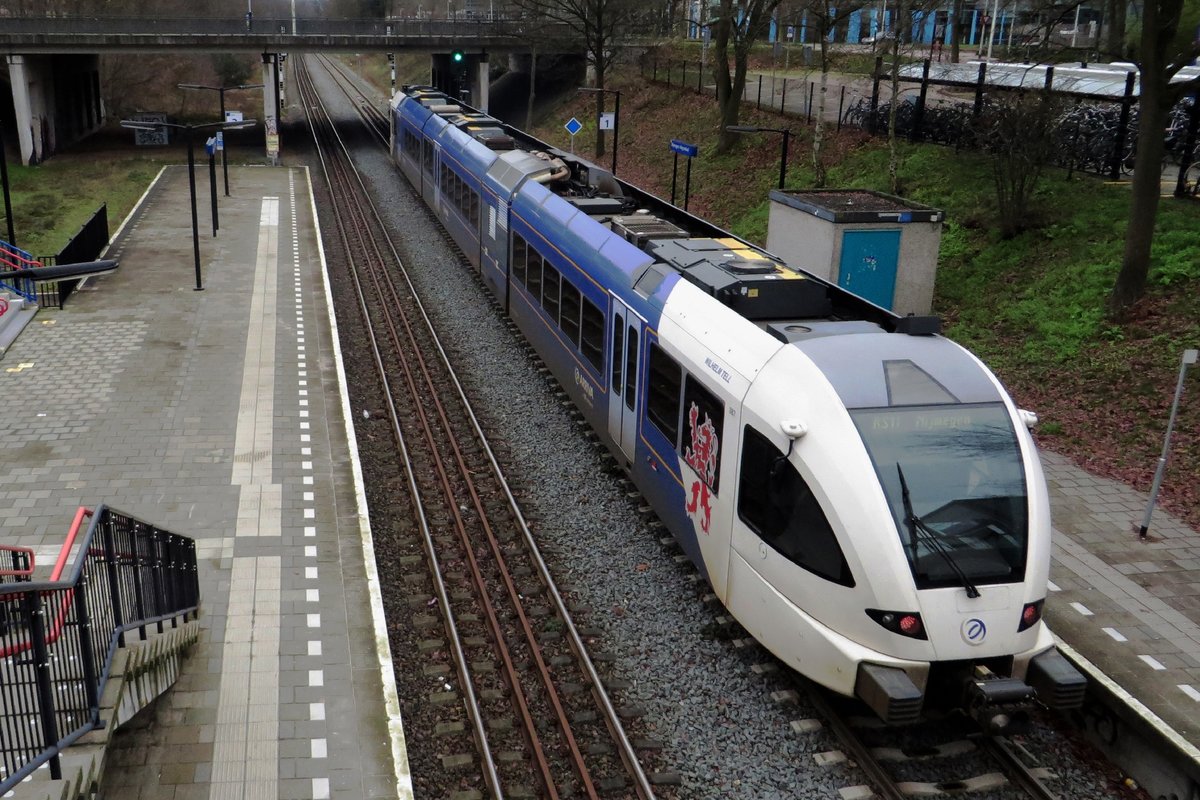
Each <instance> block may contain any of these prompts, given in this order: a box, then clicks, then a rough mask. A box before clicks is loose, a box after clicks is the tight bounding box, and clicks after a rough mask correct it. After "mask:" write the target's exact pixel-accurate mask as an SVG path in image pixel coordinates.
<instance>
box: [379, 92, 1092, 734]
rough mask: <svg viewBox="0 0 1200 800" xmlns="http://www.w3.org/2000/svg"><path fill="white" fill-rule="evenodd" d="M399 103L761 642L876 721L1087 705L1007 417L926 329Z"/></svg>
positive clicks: (957, 350) (1039, 492) (482, 261)
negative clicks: (1048, 623)
mask: <svg viewBox="0 0 1200 800" xmlns="http://www.w3.org/2000/svg"><path fill="white" fill-rule="evenodd" d="M392 108H393V115H392V122H393V136H392V153H393V157H394V159H395V160H396V162H397V164H398V165H399V166H400V167H401V169H402V171H403V172H404V174H405V175H406V177H407V178H408V179H409V180H410V181H411V182H412V183H413V185H414V187H415V188H416V189H417V191H418V192H419V193H420V194H421V195H422V197H423V198H424V199H425V201H426V202H427V203H428V204H429V206H430V207H431V208H432V209H433V211H434V213H435V214H436V215H437V216H438V218H439V220H440V221H441V222H442V224H443V225H444V226H445V227H446V229H447V231H448V232H449V233H450V234H451V236H453V238H454V239H455V241H456V242H457V243H458V245H459V246H460V247H461V248H462V249H463V251H464V252H465V253H466V254H467V256H468V258H469V259H470V261H471V263H472V264H473V265H474V266H475V268H477V269H478V270H479V271H480V274H481V275H482V277H483V279H484V281H485V283H486V285H487V286H488V288H489V289H490V290H491V291H493V292H494V293H495V294H496V296H497V297H498V299H499V300H500V302H501V304H502V305H503V307H504V309H505V310H506V312H507V313H508V314H509V315H510V316H511V317H512V319H513V320H514V321H515V322H516V324H517V325H518V326H519V327H520V329H521V331H522V332H523V334H524V335H525V336H526V337H527V338H528V340H529V341H530V342H531V343H532V344H533V345H534V347H535V348H536V349H537V350H538V352H539V354H540V355H541V356H542V358H543V359H544V360H545V362H546V364H547V365H548V366H549V367H550V368H551V369H552V370H553V372H554V374H555V375H556V377H557V378H558V380H559V381H560V383H561V384H562V385H563V387H564V388H565V389H566V390H567V391H568V392H569V393H570V395H571V397H572V399H573V401H574V402H575V403H576V405H577V406H578V407H579V408H580V409H581V411H582V412H583V413H584V415H585V416H586V417H587V419H588V421H589V423H590V424H591V425H592V427H593V428H594V429H595V430H596V432H597V433H598V434H599V435H600V436H601V438H602V440H603V441H604V442H605V444H606V445H607V446H608V447H609V449H610V450H611V451H612V452H613V453H614V454H615V455H616V456H617V457H618V458H619V459H620V461H621V463H622V464H623V465H624V466H625V468H626V469H627V470H628V472H629V473H630V475H631V476H632V477H633V479H634V480H635V482H636V483H637V485H638V487H639V488H640V490H641V491H642V493H643V494H644V495H645V496H646V498H647V500H648V501H649V502H650V503H651V505H652V506H653V507H654V509H655V511H656V513H657V514H658V515H659V517H660V518H661V519H662V520H663V522H664V523H665V524H666V525H667V526H668V527H669V529H670V530H671V532H672V534H673V535H674V537H675V538H676V539H677V540H678V541H679V543H680V545H681V546H682V547H683V549H684V551H685V552H686V553H687V554H688V555H689V557H690V558H691V559H692V561H693V562H694V563H695V564H696V566H697V568H699V569H700V570H701V571H702V572H703V574H704V575H705V577H706V578H707V579H708V581H709V583H710V584H711V585H712V589H713V592H714V593H715V594H716V595H717V597H718V598H720V600H721V601H722V602H723V603H724V604H725V606H726V607H727V608H728V609H729V611H730V613H731V614H732V615H733V616H734V617H735V618H736V619H737V620H738V621H739V622H740V623H741V624H742V625H743V626H744V627H745V628H746V629H747V630H748V631H749V632H750V633H751V634H752V635H753V636H754V637H755V638H756V639H757V640H758V641H760V642H762V643H763V645H765V646H766V647H767V648H768V649H770V650H771V652H772V653H774V654H775V655H776V656H778V657H779V658H780V659H781V660H783V661H784V662H786V663H787V664H788V665H789V666H791V667H792V668H794V669H795V670H796V671H798V672H800V673H802V674H804V675H806V676H807V677H809V678H811V679H813V680H814V681H816V682H818V683H820V684H822V685H824V686H826V687H828V688H829V689H831V690H833V691H835V692H838V693H840V694H843V695H847V696H857V697H860V698H861V699H863V700H864V701H866V702H867V703H868V704H869V705H870V706H871V707H872V708H873V709H874V710H875V711H876V712H877V713H878V714H879V715H880V716H881V717H882V718H883V719H885V720H887V721H889V722H905V721H911V720H914V719H917V718H919V717H920V716H921V715H922V714H923V713H926V712H931V711H933V710H934V709H943V708H966V709H968V710H970V711H971V712H972V713H973V714H974V715H975V716H976V717H977V718H979V719H980V720H981V721H983V722H984V723H985V724H989V725H991V726H992V727H993V728H999V727H1003V726H1004V725H1005V724H1006V723H1007V722H1008V721H1009V720H1010V719H1012V718H1013V717H1014V714H1013V710H1014V709H1019V708H1020V707H1021V706H1022V705H1024V704H1027V703H1029V702H1030V701H1032V700H1033V699H1035V698H1036V699H1037V700H1039V701H1040V702H1042V703H1044V704H1046V705H1049V706H1052V707H1059V708H1068V707H1073V706H1076V705H1078V704H1079V703H1081V702H1082V699H1083V693H1084V689H1085V682H1084V680H1083V678H1082V676H1080V675H1079V673H1078V672H1077V671H1076V670H1075V669H1074V668H1073V667H1072V666H1071V665H1070V664H1069V663H1068V662H1067V661H1066V660H1065V659H1064V658H1062V656H1061V655H1060V654H1059V653H1058V651H1057V650H1056V649H1055V648H1054V646H1053V641H1052V638H1051V636H1050V633H1049V631H1048V630H1047V629H1046V627H1045V625H1044V624H1043V623H1042V621H1041V611H1042V604H1043V602H1044V599H1045V596H1046V582H1047V573H1048V569H1049V562H1050V515H1049V505H1048V500H1047V493H1046V486H1045V480H1044V478H1043V475H1042V470H1041V465H1040V463H1039V460H1038V456H1037V453H1036V450H1035V447H1034V443H1033V440H1032V437H1031V436H1030V435H1029V433H1028V431H1027V430H1026V427H1025V425H1024V424H1023V421H1024V419H1023V418H1024V416H1025V414H1024V412H1019V411H1018V410H1017V409H1016V408H1015V407H1014V405H1013V403H1012V401H1011V399H1010V398H1009V397H1008V395H1007V393H1006V392H1005V391H1004V388H1003V387H1002V386H1001V385H1000V383H999V382H998V381H997V380H996V378H995V377H994V376H993V375H992V373H991V372H990V371H989V370H988V369H987V368H986V367H985V366H984V365H983V364H982V363H981V362H980V361H979V360H978V359H976V358H975V357H974V356H973V355H971V354H970V353H969V352H967V351H966V350H964V349H963V348H961V347H959V346H958V345H956V344H954V343H953V342H951V341H950V340H948V339H945V338H943V337H941V336H939V335H937V322H936V320H934V319H932V318H914V317H907V318H900V317H897V316H895V315H893V314H891V313H890V312H888V311H886V310H884V309H881V308H879V307H877V306H874V305H872V304H870V303H868V302H866V301H865V300H862V299H861V298H858V297H856V296H855V295H853V294H850V293H849V292H847V291H845V290H843V289H840V288H839V287H837V286H833V285H831V284H829V283H827V282H825V281H822V280H820V279H818V278H815V277H814V276H812V275H810V274H808V273H805V272H803V271H802V270H800V269H798V268H796V267H793V266H791V265H788V264H785V263H783V262H781V261H780V260H779V259H777V258H775V257H774V256H771V255H769V254H767V253H765V252H763V251H761V250H759V249H757V248H755V247H753V246H752V245H750V244H748V243H746V242H744V241H741V240H739V239H736V238H734V237H731V236H730V235H729V234H728V233H726V232H724V231H721V230H720V229H718V228H716V227H714V226H712V225H711V224H709V223H707V222H705V221H703V220H700V219H698V218H696V217H693V216H691V215H689V214H687V213H685V212H683V211H681V210H680V209H677V208H675V207H673V206H670V205H669V204H666V203H664V202H662V201H661V200H658V199H657V198H654V197H652V196H650V195H648V194H646V193H644V192H642V191H640V190H639V189H637V188H636V187H634V186H631V185H629V184H627V183H624V182H621V181H618V180H616V179H615V178H614V177H613V176H612V175H611V174H609V173H608V172H607V171H605V170H604V169H602V168H600V167H597V166H596V165H594V164H590V163H588V162H586V161H583V160H581V159H578V158H577V157H575V156H572V155H568V154H566V153H563V152H561V151H559V150H555V149H554V148H550V147H548V146H546V145H544V144H543V143H541V142H538V141H537V140H535V139H533V138H531V137H529V136H527V135H525V134H523V133H521V132H520V131H517V130H515V129H513V128H510V127H508V126H506V125H503V124H502V123H500V122H498V121H496V120H494V119H492V118H490V117H487V116H485V115H482V114H479V113H477V112H474V111H473V110H471V109H467V108H464V107H462V106H460V105H458V104H457V103H456V102H455V101H453V100H450V99H448V98H447V97H445V96H444V95H442V94H441V93H439V92H437V91H435V90H432V89H427V88H419V87H418V88H409V87H406V90H405V91H404V92H400V93H397V95H396V97H395V98H394V100H393V103H392Z"/></svg>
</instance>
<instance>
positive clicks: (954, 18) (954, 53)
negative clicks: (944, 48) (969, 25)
mask: <svg viewBox="0 0 1200 800" xmlns="http://www.w3.org/2000/svg"><path fill="white" fill-rule="evenodd" d="M959 6H960V3H959V0H952V2H951V3H950V19H949V20H947V24H948V25H949V26H950V63H951V64H957V63H958V42H959V40H960V39H962V31H960V30H959V29H958V18H959V16H961V14H962V11H961V9H960V8H959Z"/></svg>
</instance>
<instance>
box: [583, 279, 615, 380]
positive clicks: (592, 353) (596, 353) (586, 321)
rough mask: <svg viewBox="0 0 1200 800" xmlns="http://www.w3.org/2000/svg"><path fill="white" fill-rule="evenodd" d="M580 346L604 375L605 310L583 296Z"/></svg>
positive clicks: (584, 355)
mask: <svg viewBox="0 0 1200 800" xmlns="http://www.w3.org/2000/svg"><path fill="white" fill-rule="evenodd" d="M579 347H580V349H581V350H583V357H584V358H586V359H587V360H588V361H589V362H591V364H592V366H593V367H595V368H596V371H597V372H598V373H600V374H601V375H603V374H604V312H603V311H601V310H600V307H599V306H597V305H596V304H595V303H593V302H592V301H591V300H589V299H587V298H586V297H585V298H583V309H582V311H581V312H580V322H579ZM614 360H615V359H614Z"/></svg>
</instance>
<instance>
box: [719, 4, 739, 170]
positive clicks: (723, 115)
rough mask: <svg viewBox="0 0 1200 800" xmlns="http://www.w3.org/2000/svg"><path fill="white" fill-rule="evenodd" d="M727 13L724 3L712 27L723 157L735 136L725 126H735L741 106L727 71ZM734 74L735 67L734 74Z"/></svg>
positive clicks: (720, 143) (728, 33)
mask: <svg viewBox="0 0 1200 800" xmlns="http://www.w3.org/2000/svg"><path fill="white" fill-rule="evenodd" d="M729 13H730V12H729V10H728V9H727V8H726V7H725V3H722V4H721V16H720V18H718V19H717V22H716V25H714V26H713V29H714V36H713V79H714V80H715V81H716V83H717V120H718V128H717V154H718V155H724V154H725V153H728V152H729V151H730V150H732V149H733V143H734V141H735V140H736V139H737V134H733V133H730V132H729V131H727V130H725V126H726V125H736V124H737V120H738V110H739V109H740V108H741V104H742V98H741V95H735V94H734V93H733V77H732V75H731V74H730V71H729V38H730V28H731V27H732V23H731V21H730V18H729ZM735 60H736V56H735ZM736 72H737V69H736V66H735V68H734V73H736ZM744 80H745V79H744V78H743V81H744Z"/></svg>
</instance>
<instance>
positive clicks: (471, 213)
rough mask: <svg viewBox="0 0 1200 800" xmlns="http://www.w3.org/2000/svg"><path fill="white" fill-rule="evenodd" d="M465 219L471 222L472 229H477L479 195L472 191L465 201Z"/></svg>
mask: <svg viewBox="0 0 1200 800" xmlns="http://www.w3.org/2000/svg"><path fill="white" fill-rule="evenodd" d="M467 219H469V220H471V225H472V226H473V227H475V228H478V227H479V193H478V192H476V191H475V190H474V189H471V195H470V198H469V199H468V201H467Z"/></svg>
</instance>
